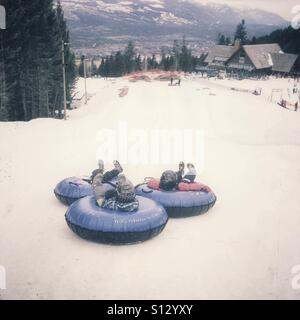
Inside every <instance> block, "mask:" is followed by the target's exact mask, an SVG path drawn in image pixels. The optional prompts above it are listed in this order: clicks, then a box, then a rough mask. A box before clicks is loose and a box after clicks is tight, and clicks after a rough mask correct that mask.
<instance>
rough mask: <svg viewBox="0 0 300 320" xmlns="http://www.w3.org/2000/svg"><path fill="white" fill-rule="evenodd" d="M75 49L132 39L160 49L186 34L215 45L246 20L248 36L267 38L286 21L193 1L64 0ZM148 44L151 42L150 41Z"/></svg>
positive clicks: (273, 16)
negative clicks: (218, 37) (219, 38)
mask: <svg viewBox="0 0 300 320" xmlns="http://www.w3.org/2000/svg"><path fill="white" fill-rule="evenodd" d="M61 3H62V5H63V8H64V11H65V16H66V19H67V21H68V24H69V28H70V31H71V38H72V42H73V44H74V47H75V48H98V49H100V48H105V47H106V46H110V47H112V48H113V49H114V47H115V46H116V47H118V46H121V45H124V43H125V42H128V41H129V40H133V41H136V42H138V43H140V44H141V47H142V46H143V43H144V44H145V45H146V47H147V46H149V47H151V45H150V43H155V45H154V47H155V48H156V49H157V48H158V47H159V43H160V44H161V45H163V44H165V43H166V42H168V43H169V42H170V41H171V40H172V39H175V38H176V37H177V38H178V37H182V36H183V35H185V36H186V37H187V38H189V40H191V41H192V42H196V41H198V42H199V43H201V45H208V44H209V43H212V42H213V41H214V40H215V39H216V37H217V34H218V33H219V32H222V33H225V34H227V35H229V36H232V34H233V32H234V29H235V26H236V24H237V23H238V22H240V21H241V20H242V19H245V20H246V23H247V28H248V32H249V36H250V37H251V36H253V35H256V36H260V35H264V34H267V33H269V32H271V31H273V30H275V29H277V28H280V27H283V26H285V25H286V24H287V22H286V21H285V20H284V19H283V18H282V17H280V16H278V15H276V14H273V13H269V12H266V11H264V10H259V9H248V8H237V7H232V6H229V5H227V4H216V3H208V4H201V3H197V2H195V1H193V0H135V1H130V0H127V1H126V0H124V1H118V0H105V1H104V0H62V1H61ZM147 42H148V43H147Z"/></svg>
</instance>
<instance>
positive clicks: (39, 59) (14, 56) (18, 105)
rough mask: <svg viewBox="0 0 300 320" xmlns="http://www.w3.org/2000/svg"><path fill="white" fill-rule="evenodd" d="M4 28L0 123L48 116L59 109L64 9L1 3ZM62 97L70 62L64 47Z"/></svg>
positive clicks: (70, 80)
mask: <svg viewBox="0 0 300 320" xmlns="http://www.w3.org/2000/svg"><path fill="white" fill-rule="evenodd" d="M3 5H4V6H5V8H6V15H7V16H6V19H7V28H6V29H5V30H1V31H0V33H1V37H0V39H1V40H0V41H1V44H0V48H1V54H0V59H1V62H0V68H1V71H2V72H1V76H0V86H1V87H0V99H1V101H0V120H4V121H27V120H31V119H34V118H39V117H53V116H55V111H56V110H58V111H59V114H60V115H61V110H62V108H63V84H62V65H61V63H62V40H63V41H64V42H69V34H68V30H67V26H66V22H65V19H64V16H63V10H62V7H61V5H60V3H58V5H57V6H54V3H53V0H44V1H39V0H32V1H26V0H14V1H3ZM65 61H66V82H67V98H68V99H70V98H71V91H72V88H73V84H74V80H75V57H74V55H73V53H72V52H71V51H70V49H69V47H67V46H66V48H65Z"/></svg>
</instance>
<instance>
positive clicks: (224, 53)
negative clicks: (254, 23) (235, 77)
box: [204, 45, 236, 63]
mask: <svg viewBox="0 0 300 320" xmlns="http://www.w3.org/2000/svg"><path fill="white" fill-rule="evenodd" d="M235 51H236V48H235V47H234V46H225V45H216V46H214V47H213V48H212V49H211V50H210V52H209V53H208V55H207V57H206V58H205V60H204V61H205V62H206V63H212V62H213V60H214V59H215V58H216V57H218V58H223V59H224V61H225V62H226V61H227V60H228V59H229V58H230V57H231V56H232V55H233V54H234V52H235Z"/></svg>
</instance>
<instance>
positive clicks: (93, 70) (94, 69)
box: [91, 59, 98, 77]
mask: <svg viewBox="0 0 300 320" xmlns="http://www.w3.org/2000/svg"><path fill="white" fill-rule="evenodd" d="M97 75H98V68H97V66H96V64H95V60H94V59H92V62H91V76H92V77H95V76H97Z"/></svg>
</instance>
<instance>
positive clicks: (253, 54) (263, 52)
mask: <svg viewBox="0 0 300 320" xmlns="http://www.w3.org/2000/svg"><path fill="white" fill-rule="evenodd" d="M243 49H244V50H245V52H246V54H247V55H248V57H249V58H250V60H251V61H252V63H253V64H254V66H255V68H256V69H266V68H271V67H272V65H273V63H272V59H271V54H273V53H280V52H281V48H280V46H279V44H277V43H270V44H253V45H244V46H243Z"/></svg>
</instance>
